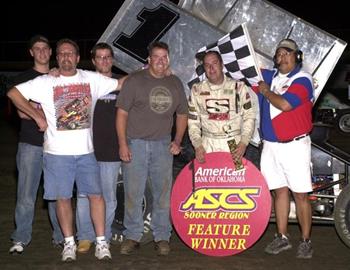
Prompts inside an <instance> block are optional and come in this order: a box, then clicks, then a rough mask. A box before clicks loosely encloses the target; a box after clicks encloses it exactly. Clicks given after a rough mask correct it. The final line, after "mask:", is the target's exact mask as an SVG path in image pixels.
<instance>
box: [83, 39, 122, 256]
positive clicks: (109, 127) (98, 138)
mask: <svg viewBox="0 0 350 270" xmlns="http://www.w3.org/2000/svg"><path fill="white" fill-rule="evenodd" d="M91 59H92V63H93V64H94V66H95V69H96V71H97V72H99V73H101V74H103V75H105V76H108V77H113V78H118V77H121V76H117V75H115V74H113V73H112V65H113V50H112V48H111V47H110V46H109V45H108V44H107V43H98V44H96V45H95V46H94V47H93V49H92V51H91ZM118 93H119V91H114V92H111V93H109V94H108V95H106V96H104V97H102V98H100V99H99V100H98V101H97V103H96V107H95V112H94V120H93V143H94V150H95V156H96V159H97V161H98V164H99V167H100V176H101V186H102V195H103V198H104V200H105V203H106V228H105V234H106V235H105V236H106V240H107V241H108V242H110V241H111V238H112V223H113V220H114V216H115V210H116V208H117V194H116V192H117V179H118V173H119V169H120V164H121V162H120V158H119V147H118V138H117V133H116V130H115V115H116V107H115V102H116V99H117V96H118ZM76 215H77V216H76V219H77V222H76V224H77V238H78V240H79V244H78V249H77V250H78V252H80V253H85V252H87V251H88V250H89V249H90V247H91V244H92V242H93V241H94V239H95V238H96V236H95V231H94V228H93V225H92V221H91V217H90V207H89V201H88V198H87V197H86V196H84V195H81V194H78V197H77V211H76Z"/></svg>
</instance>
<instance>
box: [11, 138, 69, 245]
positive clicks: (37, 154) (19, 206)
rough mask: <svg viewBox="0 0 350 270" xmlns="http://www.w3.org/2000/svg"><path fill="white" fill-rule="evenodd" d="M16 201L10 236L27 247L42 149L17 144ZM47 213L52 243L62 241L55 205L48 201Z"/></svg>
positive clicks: (41, 160)
mask: <svg viewBox="0 0 350 270" xmlns="http://www.w3.org/2000/svg"><path fill="white" fill-rule="evenodd" d="M16 162H17V170H18V183H17V201H16V209H15V223H16V229H15V231H14V232H13V233H12V235H11V239H12V240H13V241H14V242H22V243H24V244H25V245H28V244H29V242H30V241H31V239H32V224H33V218H34V210H35V202H36V197H37V193H38V188H39V184H40V179H41V173H42V166H43V148H42V147H41V146H35V145H31V144H28V143H19V144H18V150H17V156H16ZM48 211H49V216H50V221H51V224H52V227H53V236H52V237H53V241H54V242H55V243H58V242H61V241H62V240H63V235H62V233H61V229H60V226H59V223H58V221H57V217H56V203H55V202H54V201H49V203H48Z"/></svg>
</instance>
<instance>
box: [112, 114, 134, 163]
mask: <svg viewBox="0 0 350 270" xmlns="http://www.w3.org/2000/svg"><path fill="white" fill-rule="evenodd" d="M116 114H117V117H116V122H115V126H116V129H117V134H118V142H119V156H120V158H121V159H122V160H123V161H126V162H128V161H131V158H132V155H131V152H130V149H129V146H128V141H127V137H126V124H127V122H128V116H129V114H128V112H127V111H124V110H123V109H121V108H118V110H117V112H116Z"/></svg>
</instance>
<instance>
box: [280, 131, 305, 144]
mask: <svg viewBox="0 0 350 270" xmlns="http://www.w3.org/2000/svg"><path fill="white" fill-rule="evenodd" d="M307 136H309V133H307V134H304V135H301V136H299V137H295V138H293V139H291V140H287V141H282V142H279V143H289V142H292V141H299V140H300V139H302V138H305V137H307Z"/></svg>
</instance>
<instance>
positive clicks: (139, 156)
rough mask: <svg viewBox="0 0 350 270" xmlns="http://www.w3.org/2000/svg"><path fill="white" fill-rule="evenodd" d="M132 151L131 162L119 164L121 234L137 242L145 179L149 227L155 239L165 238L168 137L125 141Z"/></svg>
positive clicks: (169, 173) (141, 224)
mask: <svg viewBox="0 0 350 270" xmlns="http://www.w3.org/2000/svg"><path fill="white" fill-rule="evenodd" d="M128 144H129V148H130V150H131V153H132V160H131V162H124V163H123V176H124V192H125V193H124V198H125V210H124V226H125V228H126V230H125V231H124V235H125V237H126V238H127V239H132V240H135V241H137V242H139V241H140V240H141V238H142V235H143V230H144V220H143V214H142V198H143V195H144V192H145V187H146V181H147V179H149V181H150V185H151V191H152V219H151V229H152V232H153V238H154V240H155V241H156V242H158V241H160V240H165V241H169V238H170V235H171V224H170V216H169V215H170V191H171V185H172V163H173V156H172V154H171V153H170V151H169V145H170V136H169V137H167V138H165V139H162V140H157V141H147V140H141V139H130V140H128Z"/></svg>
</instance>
